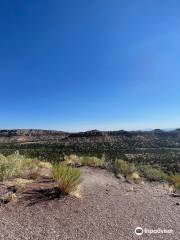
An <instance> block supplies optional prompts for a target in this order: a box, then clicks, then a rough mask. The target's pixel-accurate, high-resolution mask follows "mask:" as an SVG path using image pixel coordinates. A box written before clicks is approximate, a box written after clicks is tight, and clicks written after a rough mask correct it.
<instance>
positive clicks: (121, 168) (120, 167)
mask: <svg viewBox="0 0 180 240" xmlns="http://www.w3.org/2000/svg"><path fill="white" fill-rule="evenodd" d="M136 171H137V169H136V167H135V165H134V164H133V163H129V162H126V161H124V160H121V159H117V160H116V161H115V172H116V174H118V173H120V174H123V175H124V176H125V177H127V176H128V175H131V174H133V173H134V172H136Z"/></svg>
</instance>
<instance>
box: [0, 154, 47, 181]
mask: <svg viewBox="0 0 180 240" xmlns="http://www.w3.org/2000/svg"><path fill="white" fill-rule="evenodd" d="M50 167H51V164H50V163H47V162H41V161H39V160H38V159H31V158H26V157H24V156H23V155H20V154H19V152H15V153H14V154H11V155H9V156H7V157H5V156H3V155H1V154H0V181H4V180H7V179H9V178H13V177H20V176H22V177H26V178H33V179H36V178H38V177H39V176H40V175H39V170H40V169H41V168H50Z"/></svg>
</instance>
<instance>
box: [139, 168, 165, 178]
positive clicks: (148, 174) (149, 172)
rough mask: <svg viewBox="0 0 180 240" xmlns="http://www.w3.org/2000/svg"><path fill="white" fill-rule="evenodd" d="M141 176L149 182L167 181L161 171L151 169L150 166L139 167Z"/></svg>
mask: <svg viewBox="0 0 180 240" xmlns="http://www.w3.org/2000/svg"><path fill="white" fill-rule="evenodd" d="M139 170H140V173H141V176H143V177H145V178H146V179H147V180H149V181H168V178H169V177H168V175H167V174H166V173H165V172H163V171H162V170H159V169H156V168H153V167H151V166H150V165H142V166H140V167H139Z"/></svg>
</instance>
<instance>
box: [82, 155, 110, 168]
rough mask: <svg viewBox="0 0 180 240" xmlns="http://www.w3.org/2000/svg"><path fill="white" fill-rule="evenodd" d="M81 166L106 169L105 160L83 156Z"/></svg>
mask: <svg viewBox="0 0 180 240" xmlns="http://www.w3.org/2000/svg"><path fill="white" fill-rule="evenodd" d="M80 162H81V165H83V166H90V167H105V162H104V160H103V159H100V158H97V157H89V156H83V157H80Z"/></svg>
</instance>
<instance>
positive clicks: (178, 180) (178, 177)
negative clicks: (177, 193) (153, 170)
mask: <svg viewBox="0 0 180 240" xmlns="http://www.w3.org/2000/svg"><path fill="white" fill-rule="evenodd" d="M170 182H171V183H172V184H173V185H174V187H175V189H178V190H179V189H180V174H178V173H177V174H175V175H172V176H170Z"/></svg>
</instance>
